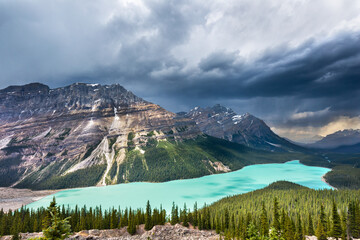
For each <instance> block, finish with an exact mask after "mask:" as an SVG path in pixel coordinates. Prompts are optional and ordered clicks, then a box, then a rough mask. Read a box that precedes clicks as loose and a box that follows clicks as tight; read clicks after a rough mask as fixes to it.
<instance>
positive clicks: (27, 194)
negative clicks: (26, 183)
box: [0, 187, 59, 212]
mask: <svg viewBox="0 0 360 240" xmlns="http://www.w3.org/2000/svg"><path fill="white" fill-rule="evenodd" d="M58 191H59V190H42V191H32V190H30V189H17V188H10V187H1V188H0V209H3V210H4V211H5V212H7V211H9V209H11V210H16V209H18V208H21V206H23V205H27V204H29V203H32V202H35V201H37V200H40V199H41V198H43V197H46V196H48V195H50V194H53V193H56V192H58Z"/></svg>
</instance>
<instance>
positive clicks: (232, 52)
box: [0, 0, 360, 141]
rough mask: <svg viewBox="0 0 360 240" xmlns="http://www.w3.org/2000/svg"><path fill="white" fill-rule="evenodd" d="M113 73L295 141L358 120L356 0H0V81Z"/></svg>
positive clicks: (173, 102)
mask: <svg viewBox="0 0 360 240" xmlns="http://www.w3.org/2000/svg"><path fill="white" fill-rule="evenodd" d="M30 82H42V83H45V84H47V85H49V86H50V87H52V88H54V87H61V86H65V85H68V84H71V83H74V82H89V83H101V84H111V83H120V84H122V85H123V86H124V87H125V88H127V89H129V90H131V91H133V92H134V93H135V94H137V95H138V96H140V97H143V98H145V99H146V100H149V101H152V102H154V103H157V104H159V105H161V106H163V107H165V108H167V109H168V110H171V111H174V112H177V111H188V110H189V109H190V108H193V107H195V106H209V105H213V104H215V103H220V104H223V105H225V106H228V107H231V108H233V109H234V110H235V111H236V112H238V113H240V114H241V113H245V112H250V113H252V114H254V115H255V116H257V117H260V118H262V119H264V120H265V121H266V122H267V123H268V124H269V125H270V126H271V127H272V128H273V130H274V131H276V132H277V133H279V134H280V135H282V136H286V137H289V138H291V139H293V140H298V141H305V140H308V139H311V138H313V137H314V136H316V135H326V134H329V133H332V132H334V131H337V130H341V129H345V128H360V117H359V116H360V107H359V105H360V1H353V0H349V1H337V0H317V1H310V0H309V1H307V0H293V1H280V0H278V1H275V0H267V1H263V0H227V1H223V0H222V1H205V0H203V1H198V0H189V1H186V0H185V1H178V0H174V1H170V0H164V1H160V0H144V1H137V0H126V1H125V0H122V1H115V0H102V1H101V0H97V1H91V0H78V1H72V0H69V1H65V0H61V1H60V0H52V1H48V0H36V1H35V0H34V1H25V0H22V1H17V0H0V88H5V87H6V86H8V85H14V84H26V83H30Z"/></svg>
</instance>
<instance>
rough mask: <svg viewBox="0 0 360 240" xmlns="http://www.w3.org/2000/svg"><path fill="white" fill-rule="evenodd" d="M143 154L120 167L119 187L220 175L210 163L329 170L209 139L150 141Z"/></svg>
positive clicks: (312, 160)
mask: <svg viewBox="0 0 360 240" xmlns="http://www.w3.org/2000/svg"><path fill="white" fill-rule="evenodd" d="M142 150H144V151H145V153H144V154H142V153H141V152H140V151H139V150H136V149H134V148H129V149H128V152H127V153H126V158H125V161H124V162H123V163H122V164H121V165H120V166H119V172H118V178H117V179H118V183H123V182H136V181H151V182H164V181H170V180H175V179H184V178H195V177H201V176H204V175H209V174H213V173H218V172H217V171H216V170H215V169H214V168H213V167H212V166H211V164H210V162H213V163H214V162H222V163H223V164H224V165H225V166H227V167H229V168H230V169H231V170H238V169H240V168H242V167H244V166H247V165H251V164H258V163H282V162H286V161H289V160H292V159H300V161H305V162H307V163H309V164H312V165H326V166H328V162H327V161H325V160H324V159H323V158H320V157H317V156H315V157H312V156H309V155H306V154H302V153H272V152H266V151H260V150H254V149H251V148H248V147H246V146H244V145H240V144H236V143H232V142H229V141H226V140H222V139H218V138H214V137H210V136H206V135H204V136H199V137H197V138H196V139H189V140H184V141H181V142H180V141H172V140H169V139H166V140H161V141H157V140H156V139H153V138H149V139H148V142H147V144H146V146H144V147H142Z"/></svg>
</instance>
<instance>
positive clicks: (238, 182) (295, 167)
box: [27, 160, 331, 213]
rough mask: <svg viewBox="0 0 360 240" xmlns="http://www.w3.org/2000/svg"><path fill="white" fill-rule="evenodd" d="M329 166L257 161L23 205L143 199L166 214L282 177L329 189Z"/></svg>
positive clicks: (108, 204) (137, 202) (129, 203)
mask: <svg viewBox="0 0 360 240" xmlns="http://www.w3.org/2000/svg"><path fill="white" fill-rule="evenodd" d="M328 171H330V169H328V168H321V167H310V166H305V165H303V164H301V163H300V162H299V161H297V160H294V161H290V162H286V163H280V164H278V163H274V164H259V165H251V166H247V167H244V168H242V169H240V170H237V171H234V172H229V173H223V174H215V175H209V176H204V177H201V178H194V179H185V180H175V181H170V182H164V183H145V182H138V183H127V184H118V185H111V186H105V187H87V188H77V189H69V190H64V191H60V192H58V193H55V194H53V195H50V196H47V197H45V198H42V199H41V200H39V201H37V202H33V203H31V204H29V205H27V207H28V208H38V207H47V206H48V205H49V203H50V201H51V200H52V198H53V196H55V198H56V201H57V202H58V203H59V204H60V205H63V204H64V205H66V206H67V205H69V206H70V207H75V205H78V206H84V205H86V207H95V206H100V205H101V206H102V209H108V208H112V207H115V208H118V206H120V207H121V208H122V209H124V208H125V207H131V208H144V207H145V205H146V202H147V200H150V204H151V206H152V207H160V204H162V207H163V208H164V209H166V211H167V213H170V210H171V206H172V202H173V201H174V202H175V203H176V204H178V205H179V207H181V208H182V207H183V205H184V203H186V205H187V207H188V208H192V207H193V205H194V203H195V202H197V203H198V206H199V207H201V206H203V204H204V203H207V204H209V203H212V202H215V201H217V200H219V199H221V198H223V197H226V196H229V195H235V194H240V193H246V192H250V191H253V190H256V189H260V188H263V187H265V186H267V185H269V184H270V183H272V182H275V181H279V180H286V181H291V182H295V183H298V184H300V185H303V186H306V187H309V188H313V189H324V188H331V187H330V186H329V185H327V184H326V183H324V182H323V181H321V177H322V176H323V175H324V174H326V173H327V172H328Z"/></svg>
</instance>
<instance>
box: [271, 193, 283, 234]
mask: <svg viewBox="0 0 360 240" xmlns="http://www.w3.org/2000/svg"><path fill="white" fill-rule="evenodd" d="M273 217H274V219H273V225H272V226H273V228H274V229H275V231H276V233H277V235H279V233H280V230H281V227H280V214H279V202H278V200H277V198H274V207H273Z"/></svg>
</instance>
